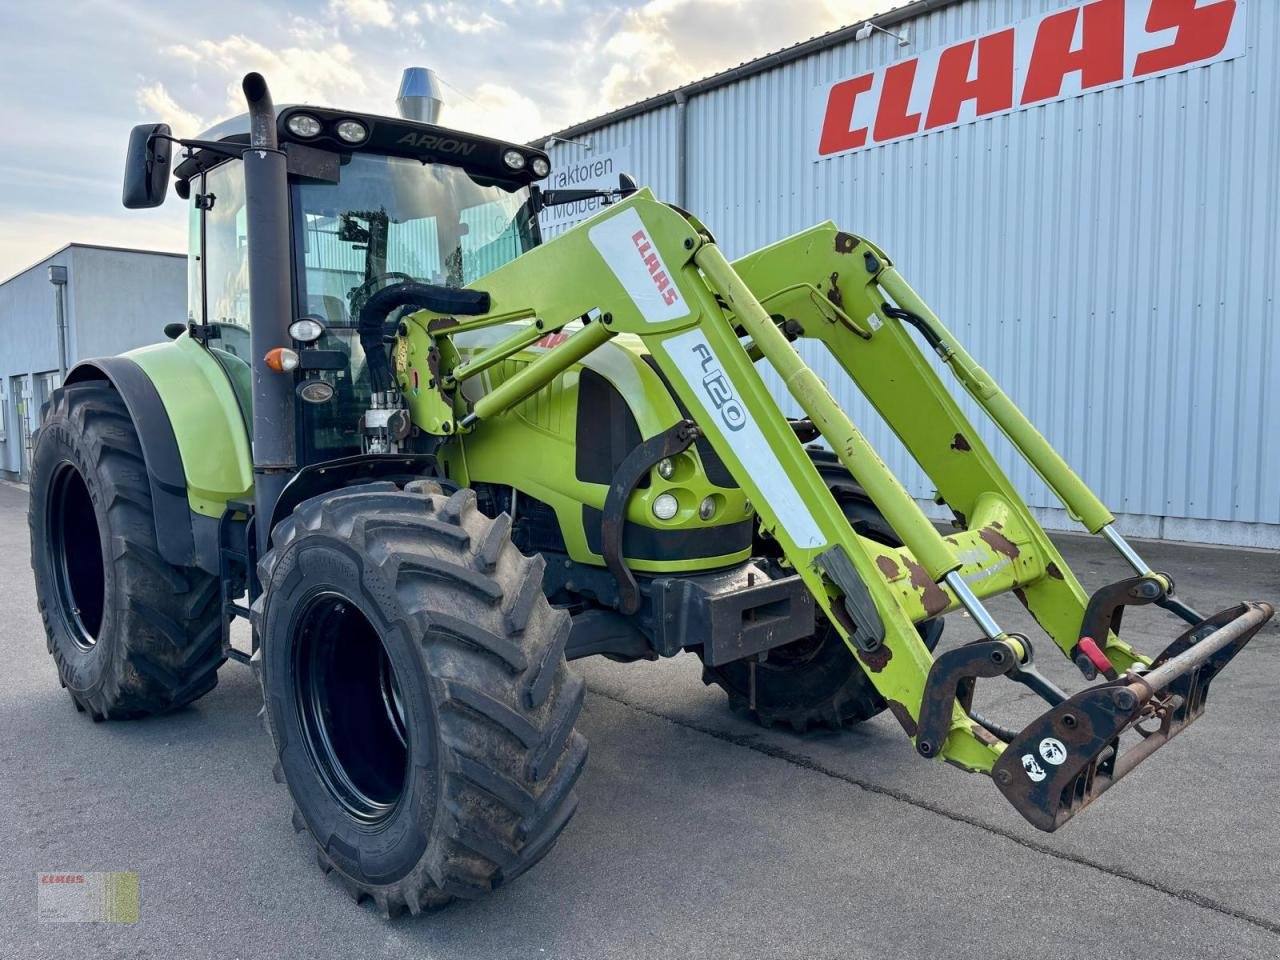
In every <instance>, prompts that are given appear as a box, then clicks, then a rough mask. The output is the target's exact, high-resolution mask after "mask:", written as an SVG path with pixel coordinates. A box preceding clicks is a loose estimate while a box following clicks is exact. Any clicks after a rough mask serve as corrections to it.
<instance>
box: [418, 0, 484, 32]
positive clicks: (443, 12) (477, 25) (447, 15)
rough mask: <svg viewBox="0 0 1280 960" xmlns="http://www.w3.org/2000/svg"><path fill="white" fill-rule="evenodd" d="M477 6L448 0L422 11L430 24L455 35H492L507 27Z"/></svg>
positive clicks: (428, 6)
mask: <svg viewBox="0 0 1280 960" xmlns="http://www.w3.org/2000/svg"><path fill="white" fill-rule="evenodd" d="M477 6H478V5H477V4H474V3H466V2H460V0H446V2H444V3H428V4H426V5H425V6H424V7H423V8H422V9H423V12H424V13H425V14H426V18H427V21H428V22H429V23H432V24H435V25H436V26H442V27H445V28H446V29H448V30H451V31H453V32H454V33H460V34H477V33H490V32H492V31H494V30H500V29H502V27H503V26H505V24H504V23H503V22H502V21H501V20H499V19H498V18H497V17H495V16H494V15H493V14H491V13H488V12H487V11H484V10H479V9H477Z"/></svg>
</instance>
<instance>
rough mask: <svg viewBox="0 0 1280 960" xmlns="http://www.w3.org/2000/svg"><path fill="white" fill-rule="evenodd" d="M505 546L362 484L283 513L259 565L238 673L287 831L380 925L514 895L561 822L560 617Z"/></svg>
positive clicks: (576, 761) (565, 673) (440, 505)
mask: <svg viewBox="0 0 1280 960" xmlns="http://www.w3.org/2000/svg"><path fill="white" fill-rule="evenodd" d="M509 531H510V521H509V519H507V518H506V517H505V515H504V516H502V517H499V518H497V519H496V520H490V519H489V518H487V517H485V516H483V515H482V514H481V513H480V512H479V511H478V510H477V509H476V502H475V494H474V492H473V491H471V490H459V491H458V492H457V493H454V494H453V495H452V496H446V495H444V493H443V492H441V490H440V488H439V486H438V485H436V484H434V483H432V482H427V481H419V482H417V483H414V484H410V485H409V488H407V489H405V490H400V489H398V488H396V486H395V485H394V484H387V483H375V484H365V485H362V486H358V487H351V488H347V489H344V490H341V491H337V492H334V493H330V494H326V495H323V496H319V497H315V498H313V499H311V500H308V501H306V502H304V503H302V504H301V505H299V506H298V507H297V509H296V510H295V511H294V512H293V515H292V516H291V517H289V518H288V519H286V520H285V521H283V522H282V523H281V524H280V526H279V527H277V529H276V530H275V532H274V535H273V544H274V545H273V548H272V550H271V551H270V552H269V553H268V554H267V556H266V557H264V558H263V560H262V563H261V565H260V567H259V576H260V579H261V581H262V585H263V594H262V597H261V598H260V599H259V601H258V602H257V603H256V604H255V608H254V619H255V626H256V627H257V630H258V635H259V637H261V638H262V645H261V648H260V650H259V653H258V654H257V655H256V658H255V662H256V665H257V666H258V667H259V671H260V677H261V681H262V688H263V698H264V701H265V703H266V716H267V721H268V728H269V730H270V732H271V735H272V738H273V740H274V743H275V746H276V751H277V754H278V758H279V764H278V766H277V768H276V769H277V775H278V778H280V779H283V780H284V782H285V783H286V784H287V785H288V788H289V792H290V794H291V795H292V797H293V800H294V803H295V805H296V811H295V814H294V825H295V827H296V828H298V829H300V830H302V829H305V830H307V831H308V832H309V833H310V834H311V836H312V838H313V839H314V840H315V843H316V846H317V851H318V859H319V862H320V866H321V867H322V868H323V869H324V870H325V872H326V873H330V874H331V875H334V876H336V877H337V878H338V879H339V881H340V882H341V883H342V884H343V885H344V886H345V887H346V888H347V890H348V891H349V892H350V893H351V894H352V895H353V897H354V898H355V899H356V900H357V901H360V900H363V899H371V900H373V901H374V902H375V903H376V904H377V906H378V908H379V909H380V910H381V911H382V912H383V913H384V914H386V915H391V914H395V913H398V912H400V911H402V910H405V909H407V910H408V911H410V912H412V913H418V912H419V911H420V910H422V909H424V908H433V907H438V906H441V905H443V904H445V903H447V902H449V901H450V900H452V899H454V898H456V897H465V898H474V897H478V896H481V895H483V894H485V893H487V892H489V891H490V890H492V889H493V888H495V887H497V886H498V885H499V884H502V883H505V882H507V881H510V880H512V879H514V878H515V877H517V876H519V875H520V874H521V873H523V872H524V871H525V870H527V869H528V868H529V867H531V866H532V865H533V864H534V863H536V862H537V861H538V860H539V859H540V858H541V857H542V856H543V855H544V854H545V853H546V852H547V851H548V850H549V849H550V847H551V846H552V844H553V843H554V842H555V840H556V838H557V837H558V836H559V834H560V832H561V830H563V829H564V826H565V824H566V823H568V821H569V818H570V817H571V816H572V815H573V813H574V810H575V808H576V806H577V797H576V795H575V793H574V791H573V785H574V782H575V781H576V780H577V777H578V774H579V773H580V772H581V770H582V765H583V762H584V761H585V758H586V741H585V739H584V738H583V737H582V736H581V734H578V733H576V732H575V731H574V728H573V725H574V721H575V720H576V718H577V716H578V713H579V711H580V709H581V706H582V699H583V690H584V688H583V684H582V681H581V680H580V679H579V678H578V677H576V676H575V675H573V674H571V673H570V672H569V670H568V667H567V665H566V664H565V660H564V644H565V641H566V640H567V638H568V634H569V616H568V614H566V613H564V612H563V611H557V610H554V609H552V608H551V606H550V605H549V604H548V603H547V601H546V598H545V597H544V596H543V594H542V571H543V561H542V559H541V557H532V558H530V557H525V556H523V555H522V554H521V553H520V552H519V551H518V550H517V549H516V548H515V547H514V546H513V545H512V544H511V542H510V539H509V537H508V534H509Z"/></svg>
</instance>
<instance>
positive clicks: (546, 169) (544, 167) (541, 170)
mask: <svg viewBox="0 0 1280 960" xmlns="http://www.w3.org/2000/svg"><path fill="white" fill-rule="evenodd" d="M529 166H531V167H533V174H534V176H537V177H545V176H546V175H547V174H548V173H550V172H551V164H549V163H547V161H546V160H545V159H544V158H543V157H534V158H533V163H531V164H529Z"/></svg>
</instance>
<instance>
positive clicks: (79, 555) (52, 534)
mask: <svg viewBox="0 0 1280 960" xmlns="http://www.w3.org/2000/svg"><path fill="white" fill-rule="evenodd" d="M47 529H48V531H49V541H50V543H49V546H50V554H51V556H52V558H53V576H54V587H55V591H56V593H57V595H58V607H59V609H60V610H61V611H62V615H63V619H64V620H66V622H67V625H68V626H69V627H70V628H71V637H72V639H73V640H74V641H75V643H76V646H78V647H80V649H82V650H90V649H92V648H93V646H94V645H95V644H96V643H97V642H98V633H99V631H101V629H102V614H103V610H104V608H105V606H106V570H107V568H106V563H105V561H104V559H103V556H102V539H101V538H100V537H99V536H98V518H97V515H96V514H95V513H94V509H93V500H92V499H91V498H90V496H89V488H88V486H86V485H85V482H84V478H83V477H82V476H81V475H80V471H79V470H77V469H76V468H75V467H73V466H72V465H71V464H70V463H63V464H61V465H60V467H59V469H58V470H57V472H56V473H55V474H54V477H53V483H52V490H51V494H50V497H49V516H48V523H47Z"/></svg>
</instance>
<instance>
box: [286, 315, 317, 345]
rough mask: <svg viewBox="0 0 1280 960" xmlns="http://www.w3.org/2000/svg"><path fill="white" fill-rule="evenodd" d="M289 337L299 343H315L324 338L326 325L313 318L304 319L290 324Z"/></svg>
mask: <svg viewBox="0 0 1280 960" xmlns="http://www.w3.org/2000/svg"><path fill="white" fill-rule="evenodd" d="M289 336H291V337H293V339H295V340H297V341H298V342H299V343H315V342H316V341H317V340H319V339H320V338H321V337H322V336H324V324H323V323H321V322H320V321H319V320H313V319H312V318H311V317H302V318H301V319H298V320H295V321H293V323H291V324H289Z"/></svg>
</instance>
